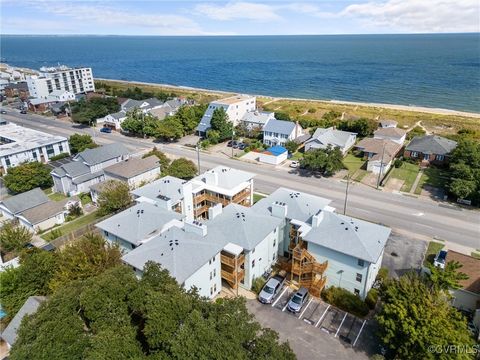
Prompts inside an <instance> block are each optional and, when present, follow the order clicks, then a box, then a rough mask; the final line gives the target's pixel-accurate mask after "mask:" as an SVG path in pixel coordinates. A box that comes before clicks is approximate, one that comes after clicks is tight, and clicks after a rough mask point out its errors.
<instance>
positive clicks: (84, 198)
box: [79, 193, 92, 206]
mask: <svg viewBox="0 0 480 360" xmlns="http://www.w3.org/2000/svg"><path fill="white" fill-rule="evenodd" d="M79 197H80V201H81V202H82V206H85V205H87V204H90V203H91V202H92V198H91V197H90V194H87V193H84V194H80V196H79Z"/></svg>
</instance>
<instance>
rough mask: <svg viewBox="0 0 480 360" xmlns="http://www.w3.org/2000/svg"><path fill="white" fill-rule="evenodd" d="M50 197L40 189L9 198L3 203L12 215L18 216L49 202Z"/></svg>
mask: <svg viewBox="0 0 480 360" xmlns="http://www.w3.org/2000/svg"><path fill="white" fill-rule="evenodd" d="M48 200H49V199H48V196H47V195H45V193H44V192H43V191H42V190H41V189H40V188H35V189H32V190H30V191H26V192H24V193H21V194H18V195H15V196H12V197H9V198H7V199H5V200H3V201H2V202H0V203H1V204H3V206H5V207H6V208H7V209H8V211H10V212H11V213H12V214H18V213H21V212H22V211H25V210H27V209H31V208H33V207H35V206H38V205H40V204H43V203H46V202H47V201H48Z"/></svg>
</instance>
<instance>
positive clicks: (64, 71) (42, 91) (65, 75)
mask: <svg viewBox="0 0 480 360" xmlns="http://www.w3.org/2000/svg"><path fill="white" fill-rule="evenodd" d="M26 80H27V85H28V91H29V93H30V96H32V97H34V98H39V99H46V98H47V97H48V96H49V95H50V94H51V93H52V92H53V91H55V90H63V91H69V92H71V93H73V94H75V95H77V94H83V93H87V92H91V91H95V84H94V82H93V75H92V69H91V68H69V67H67V66H63V65H62V66H59V67H49V68H45V67H42V68H40V75H31V76H28V77H27V79H26Z"/></svg>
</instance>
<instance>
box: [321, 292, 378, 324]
mask: <svg viewBox="0 0 480 360" xmlns="http://www.w3.org/2000/svg"><path fill="white" fill-rule="evenodd" d="M322 298H323V299H324V300H325V301H326V302H328V303H330V304H332V305H334V306H336V307H338V308H339V309H342V310H344V311H347V312H349V313H352V314H354V315H357V316H360V317H364V316H365V315H367V314H368V311H369V310H368V306H367V304H365V303H364V302H363V301H362V300H361V299H360V298H359V297H358V296H357V295H354V294H352V293H351V292H349V291H348V290H345V289H342V288H339V287H336V286H331V287H329V288H328V289H326V290H324V291H323V292H322Z"/></svg>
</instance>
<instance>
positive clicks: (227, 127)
mask: <svg viewBox="0 0 480 360" xmlns="http://www.w3.org/2000/svg"><path fill="white" fill-rule="evenodd" d="M210 126H211V128H212V130H215V131H218V133H219V136H220V139H219V140H220V141H224V140H226V139H230V138H231V137H232V130H233V127H232V126H233V125H232V123H231V122H230V121H229V120H228V115H227V113H226V112H225V109H224V108H218V109H215V110H214V111H213V114H212V118H211V119H210Z"/></svg>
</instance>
